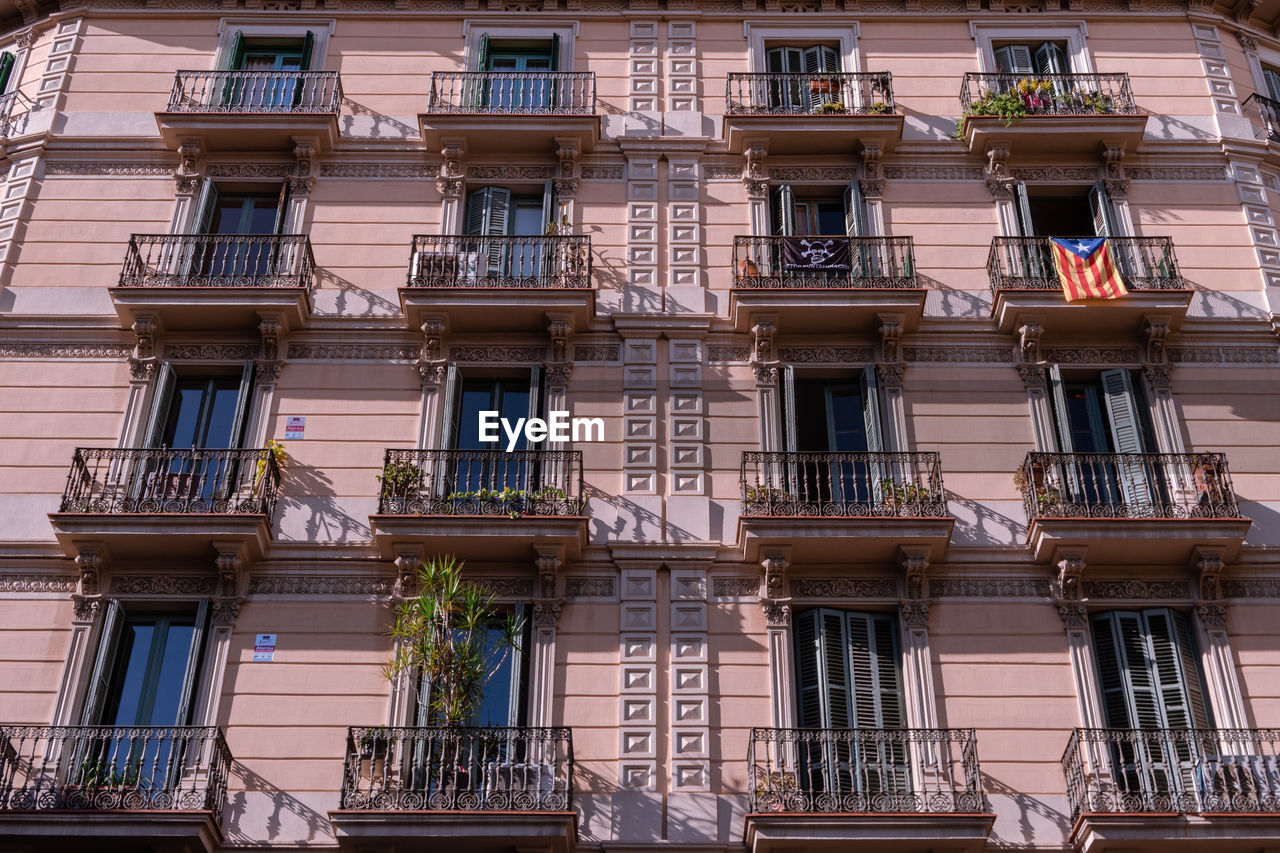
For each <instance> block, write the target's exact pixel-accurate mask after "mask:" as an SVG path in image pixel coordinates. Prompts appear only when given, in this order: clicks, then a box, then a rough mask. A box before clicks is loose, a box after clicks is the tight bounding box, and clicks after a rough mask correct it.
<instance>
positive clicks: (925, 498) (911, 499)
mask: <svg viewBox="0 0 1280 853" xmlns="http://www.w3.org/2000/svg"><path fill="white" fill-rule="evenodd" d="M880 496H881V500H882V501H883V502H884V505H885V507H886V509H887V510H888V511H889V514H890V515H899V514H901V513H904V512H905V513H908V514H914V515H920V514H922V513H923V511H924V508H925V507H927V506H929V505H931V504H933V503H935V502H936V501H937V496H936V495H935V494H934V493H933V490H932V489H930V488H928V487H927V486H919V485H916V484H915V483H900V482H898V481H897V480H894V479H893V478H892V477H885V478H884V479H882V480H881V481H880Z"/></svg>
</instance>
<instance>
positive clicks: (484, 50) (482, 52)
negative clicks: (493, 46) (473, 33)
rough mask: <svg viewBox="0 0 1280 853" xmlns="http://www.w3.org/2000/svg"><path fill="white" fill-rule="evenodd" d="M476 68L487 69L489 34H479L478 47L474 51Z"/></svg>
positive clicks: (479, 69) (478, 69)
mask: <svg viewBox="0 0 1280 853" xmlns="http://www.w3.org/2000/svg"><path fill="white" fill-rule="evenodd" d="M476 70H477V71H488V70H489V34H488V33H481V34H480V49H479V50H478V51H477V52H476Z"/></svg>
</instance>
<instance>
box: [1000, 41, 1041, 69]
mask: <svg viewBox="0 0 1280 853" xmlns="http://www.w3.org/2000/svg"><path fill="white" fill-rule="evenodd" d="M992 53H993V54H994V56H995V60H996V71H997V72H998V73H1000V74H1031V73H1032V72H1034V71H1035V65H1034V63H1033V62H1032V59H1031V48H1030V47H1028V46H1027V45H1025V44H1007V45H1005V46H1004V47H997V48H996V49H995V50H994V51H992Z"/></svg>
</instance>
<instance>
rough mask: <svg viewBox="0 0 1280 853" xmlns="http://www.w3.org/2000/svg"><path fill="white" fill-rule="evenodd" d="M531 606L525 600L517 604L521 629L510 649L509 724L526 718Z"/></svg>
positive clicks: (512, 724) (518, 622)
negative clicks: (525, 699)
mask: <svg viewBox="0 0 1280 853" xmlns="http://www.w3.org/2000/svg"><path fill="white" fill-rule="evenodd" d="M528 611H529V606H528V605H527V604H524V603H523V602H522V603H520V604H517V605H516V606H515V620H516V624H517V625H519V626H520V630H519V631H518V632H516V645H515V647H514V648H512V649H511V650H510V655H511V660H510V665H511V689H510V692H509V693H508V696H509V697H510V703H509V704H508V706H507V725H508V726H519V725H521V724H522V723H523V722H524V720H522V719H521V718H520V710H521V708H522V707H523V705H524V693H525V683H524V678H523V676H524V672H525V667H524V656H525V645H526V644H527V643H526V639H525V638H526V637H528V635H529V612H528Z"/></svg>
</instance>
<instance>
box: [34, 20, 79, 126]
mask: <svg viewBox="0 0 1280 853" xmlns="http://www.w3.org/2000/svg"><path fill="white" fill-rule="evenodd" d="M83 27H84V18H72V19H71V20H69V21H59V22H58V24H57V25H56V26H55V27H54V30H53V44H51V45H50V46H49V56H48V58H47V59H46V60H45V63H44V71H43V72H41V74H40V87H39V89H38V90H37V91H36V95H35V97H34V98H33V99H32V102H33V103H32V107H33V109H37V110H56V109H59V108H61V106H62V103H61V97H62V93H63V90H64V89H65V88H66V85H67V79H68V77H69V75H70V73H71V58H72V57H73V56H75V55H76V48H78V47H79V43H80V32H81V30H82V29H83Z"/></svg>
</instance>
